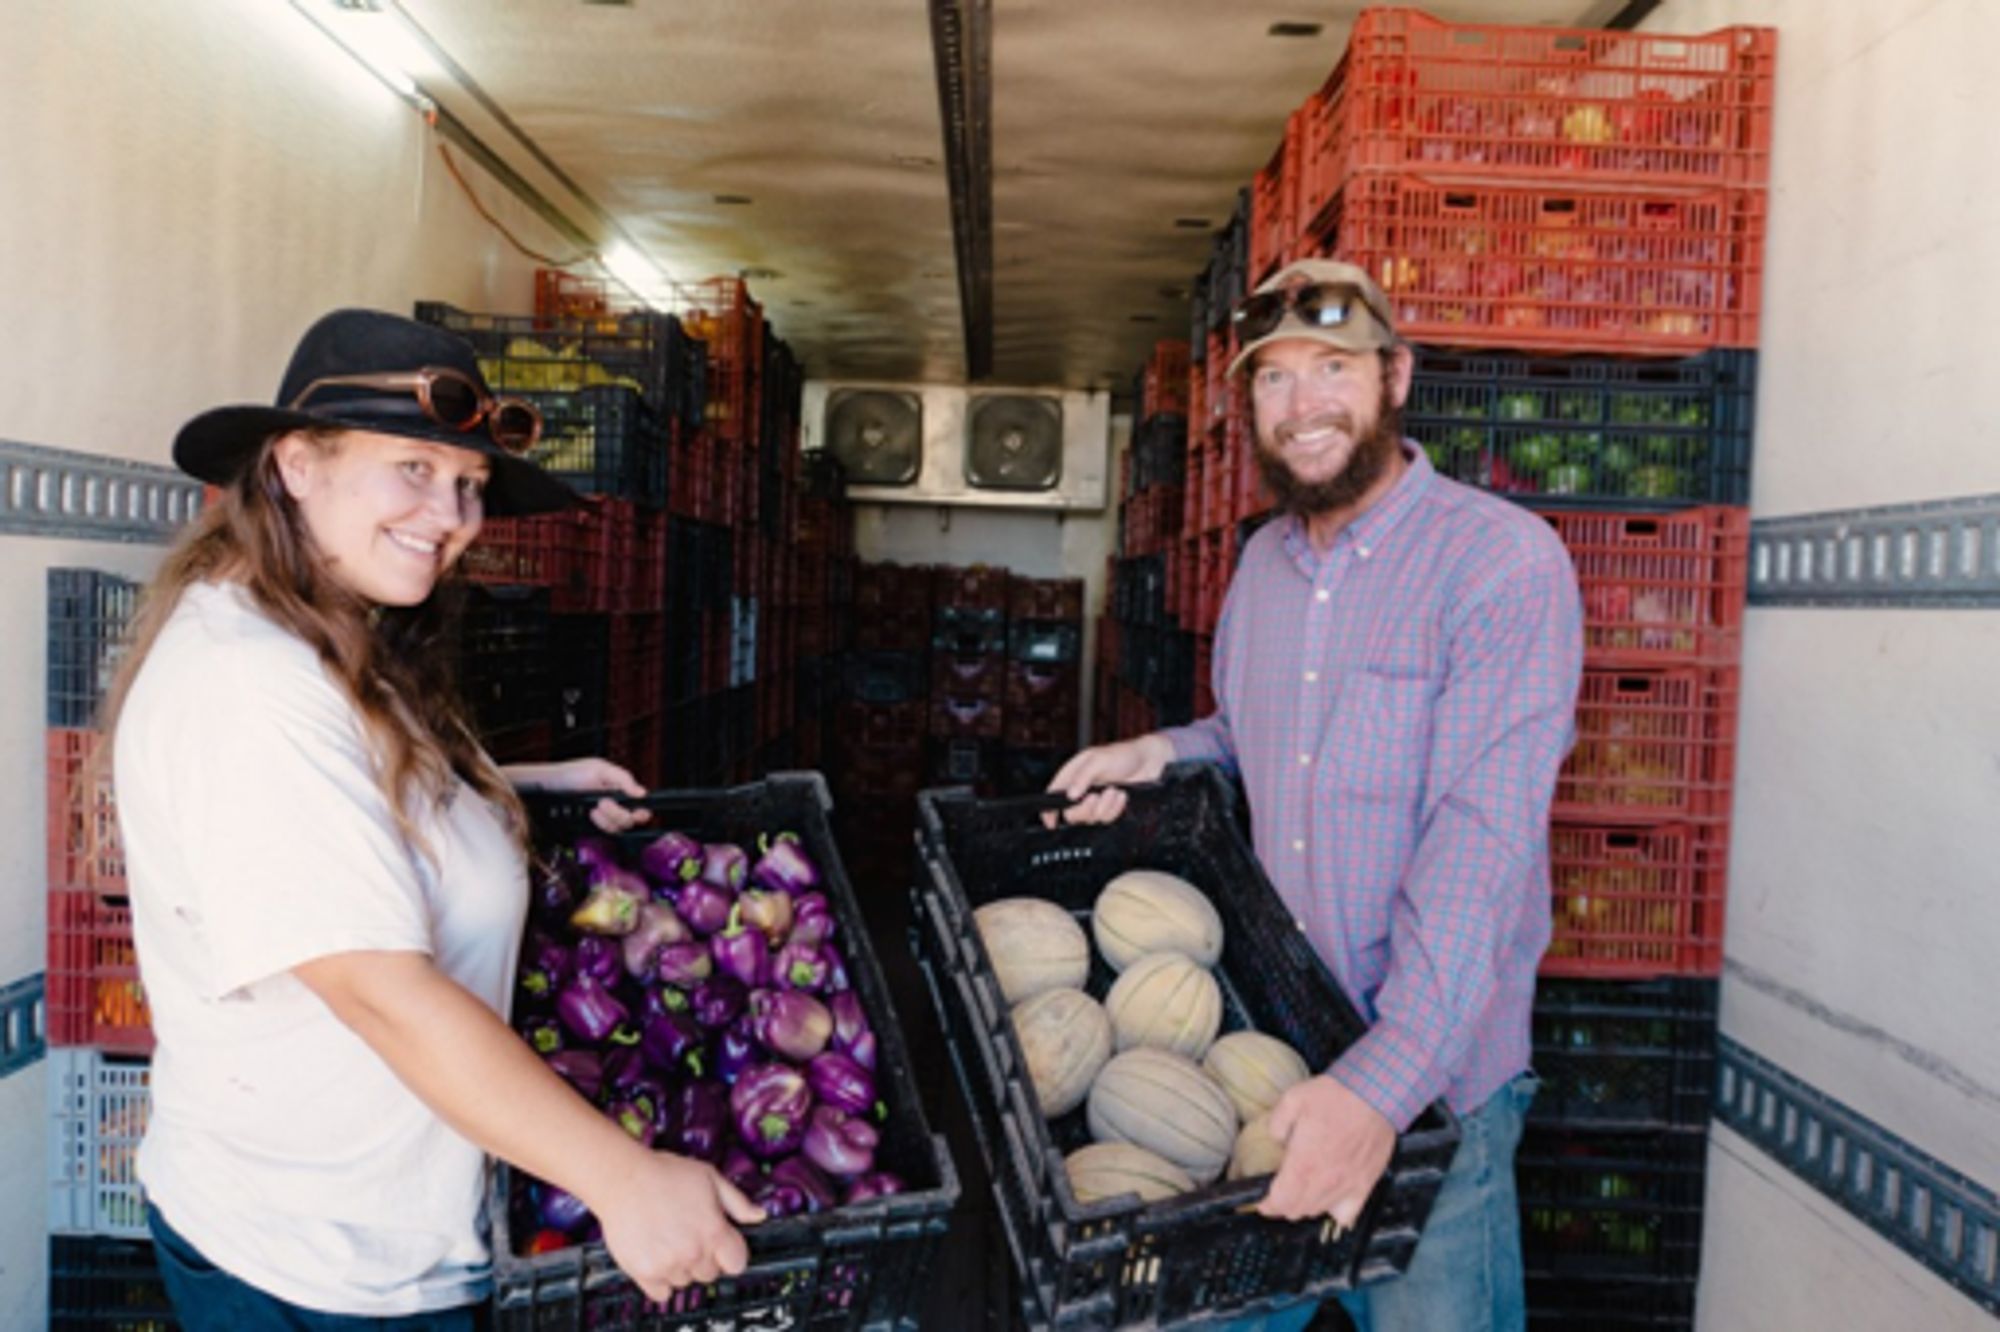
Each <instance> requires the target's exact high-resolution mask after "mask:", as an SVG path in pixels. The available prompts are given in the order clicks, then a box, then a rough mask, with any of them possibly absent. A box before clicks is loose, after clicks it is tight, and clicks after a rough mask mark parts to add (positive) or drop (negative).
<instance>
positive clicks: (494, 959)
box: [114, 585, 527, 1315]
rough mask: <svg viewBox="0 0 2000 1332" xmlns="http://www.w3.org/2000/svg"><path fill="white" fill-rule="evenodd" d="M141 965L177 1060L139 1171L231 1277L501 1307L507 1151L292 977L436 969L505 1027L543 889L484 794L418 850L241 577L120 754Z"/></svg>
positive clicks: (371, 1300) (453, 813) (312, 1295)
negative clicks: (394, 965)
mask: <svg viewBox="0 0 2000 1332" xmlns="http://www.w3.org/2000/svg"><path fill="white" fill-rule="evenodd" d="M114 765H115V775H116V780H117V792H118V805H119V822H120V825H121V828H122V831H123V835H124V846H125V858H126V872H127V876H128V880H129V883H130V889H131V897H132V915H133V931H134V935H135V938H136V941H137V945H138V951H139V964H140V974H141V978H142V979H143V981H144V983H145V986H146V994H147V998H148V1000H149V1001H150V1003H151V1007H152V1015H153V1030H154V1032H155V1034H156V1036H157V1037H158V1041H159V1047H158V1051H157V1053H156V1054H155V1055H154V1059H153V1077H152V1096H153V1110H152V1122H151V1126H150V1128H149V1129H148V1131H147V1134H146V1138H145V1142H144V1144H143V1145H142V1146H141V1148H140V1151H139V1161H138V1165H139V1178H140V1180H141V1182H142V1183H144V1185H145V1187H146V1191H147V1193H148V1195H149V1196H150V1197H151V1198H152V1200H153V1202H154V1203H155V1204H156V1205H157V1206H158V1207H159V1208H160V1210H161V1211H162V1212H164V1213H165V1214H166V1217H167V1220H168V1222H169V1223H170V1224H172V1225H173V1227H174V1228H175V1229H176V1230H178V1231H180V1232H181V1233H182V1234H183V1235H185V1236H186V1237H187V1239H188V1240H189V1242H191V1243H192V1244H193V1245H194V1246H195V1247H196V1248H197V1249H199V1250H200V1251H201V1252H202V1254H203V1255H204V1256H205V1257H207V1258H208V1259H209V1260H210V1261H212V1262H214V1263H215V1264H216V1266H218V1267H220V1268H222V1269H223V1270H224V1271H226V1272H229V1273H231V1274H232V1275H234V1276H237V1277H239V1278H241V1279H242V1280H244V1281H247V1282H249V1283H250V1284H251V1285H253V1286H257V1287H259V1288H260V1289H262V1290H265V1291H267V1292H269V1293H270V1294H272V1295H275V1296H277V1297H278V1298H280V1299H283V1300H287V1301H290V1302H291V1303H294V1304H298V1305H302V1306H305V1307H307V1308H311V1309H318V1310H324V1311H327V1312H334V1313H348V1314H371V1315H382V1314H400V1313H411V1312H419V1311H424V1310H430V1309H440V1308H448V1307H451V1306H454V1305H460V1304H466V1303H469V1302H471V1301H474V1300H477V1299H479V1298H481V1297H483V1296H484V1294H485V1293H486V1287H487V1282H488V1279H489V1275H490V1263H489V1255H488V1251H487V1243H486V1233H487V1230H486V1219H485V1208H484V1205H483V1204H484V1186H485V1180H486V1160H485V1157H484V1155H483V1153H482V1152H481V1151H480V1150H479V1148H478V1147H476V1146H474V1145H473V1144H472V1143H471V1142H469V1141H467V1140H466V1139H465V1138H463V1137H461V1136H460V1135H459V1134H458V1133H457V1132H456V1131H455V1130H453V1129H452V1128H450V1127H449V1126H447V1125H446V1124H445V1123H444V1122H443V1121H442V1120H440V1119H439V1118H438V1117H437V1116H436V1115H435V1114H434V1113H432V1111H431V1110H430V1109H429V1108H428V1107H427V1106H425V1105H424V1103H423V1102H422V1101H420V1100H418V1099H417V1097H416V1096H415V1095H413V1094H412V1093H411V1092H410V1091H409V1090H408V1089H407V1088H406V1087H405V1086H404V1085H403V1084H402V1083H401V1082H400V1081H399V1080H398V1079H397V1078H396V1076H395V1074H394V1073H392V1072H391V1071H390V1070H389V1067H388V1065H386V1064H385V1063H383V1062H382V1060H381V1059H380V1058H378V1057H377V1056H376V1055H375V1053H374V1052H373V1051H372V1050H370V1049H369V1048H368V1046H367V1045H366V1044H364V1043H363V1042H362V1040H361V1039H360V1038H359V1037H358V1036H356V1035H355V1034H354V1033H353V1032H352V1031H351V1030H349V1029H348V1028H347V1027H346V1026H345V1025H344V1024H343V1023H342V1022H341V1021H340V1020H339V1019H338V1018H336V1017H335V1016H334V1015H333V1013H332V1012H331V1011H330V1010H329V1009H328V1008H327V1007H326V1005H325V1004H323V1003H322V1002H321V1001H320V1000H319V998H318V997H317V996H316V995H314V994H313V993H312V991H310V990H309V989H307V988H306V987H305V985H304V984H302V983H301V982H300V981H299V980H298V979H297V978H296V977H295V976H293V975H292V974H291V970H290V969H291V968H292V967H295V966H297V965H299V964H300V963H303V962H307V961H310V960H312V959H314V958H319V957H325V956H328V955H330V954H334V953H343V952H352V951H357V950H395V951H404V950H407V951H411V952H420V953H426V954H429V955H430V956H431V957H433V958H434V959H435V960H436V963H437V965H438V967H439V968H440V969H441V970H442V971H443V972H444V973H445V974H446V975H448V976H450V977H451V978H452V979H453V980H455V981H457V982H458V983H459V984H460V985H463V986H464V987H465V988H466V989H467V990H469V991H471V992H472V993H473V994H474V995H477V996H478V997H479V999H480V1000H481V1002H483V1003H485V1004H487V1005H489V1006H490V1007H492V1008H493V1010H494V1011H495V1012H497V1013H500V1014H501V1015H502V1016H503V1017H504V1016H505V1014H506V1012H507V1005H508V1000H509V997H510V995H511V992H512V973H513V966H514V962H515V957H516V953H517V950H518V949H519V946H520V938H521V929H522V920H523V916H524V915H525V913H526V909H527V879H526V874H525V872H524V871H525V867H524V865H523V863H522V861H521V857H520V854H519V851H518V849H517V848H516V846H515V845H514V843H513V841H512V839H511V838H510V837H509V836H508V834H507V831H506V828H505V826H504V823H503V822H502V820H501V818H500V816H499V815H498V814H497V813H496V812H495V811H494V810H493V808H492V807H491V806H489V805H488V804H487V802H486V801H485V800H483V799H481V798H480V797H479V796H478V795H477V794H476V793H475V792H473V791H472V790H470V789H469V788H467V787H464V786H460V787H459V788H458V790H457V794H456V796H455V797H454V798H453V799H452V800H451V802H450V805H449V807H448V808H447V809H446V810H444V811H441V812H439V813H438V814H436V815H435V816H433V817H432V818H431V819H429V820H428V821H427V822H420V824H419V826H420V827H422V828H423V829H424V833H425V836H426V838H427V839H428V841H429V844H430V849H431V852H432V854H433V855H434V856H435V857H436V861H435V864H433V863H432V862H431V861H429V860H426V859H425V858H423V857H422V856H421V855H419V854H417V853H416V852H415V851H413V850H412V849H411V848H410V847H409V846H407V845H406V844H405V843H404V842H403V840H402V838H401V837H400V836H399V834H398V833H397V831H396V827H395V823H394V821H393V820H392V818H391V817H390V812H389V804H388V801H387V799H386V798H385V797H384V796H383V794H382V791H381V789H380V787H379V786H378V785H377V784H376V780H375V775H374V770H373V765H372V761H371V759H370V756H369V751H368V749H367V747H366V743H365V741H364V738H363V733H362V730H361V723H360V719H359V716H358V714H356V712H355V711H354V708H353V706H352V705H351V704H350V703H349V702H348V699H347V696H346V694H345V693H344V692H343V691H342V690H341V689H340V687H339V686H338V685H337V684H335V683H334V682H333V680H331V679H330V678H329V677H328V676H327V674H326V672H325V670H324V669H323V668H322V667H321V665H320V662H319V659H318V657H317V656H316V655H315V654H314V652H313V651H312V649H311V648H310V647H308V646H307V645H306V644H305V643H304V642H302V641H301V640H300V639H298V638H296V637H294V636H293V635H292V634H290V633H289V632H287V631H285V630H284V629H282V628H280V627H279V626H278V625H276V624H275V623H273V622H272V621H271V620H269V619H267V618H266V617H265V616H264V615H263V613H262V612H260V611H259V610H258V609H257V608H256V606H255V604H254V603H253V602H252V601H251V600H250V598H249V596H248V595H247V594H246V593H244V592H243V591H242V590H241V589H240V588H238V587H236V586H234V585H198V586H195V587H192V588H190V589H189V590H188V591H187V592H186V593H185V594H184V595H183V597H182V599H181V602H180V605H179V606H178V607H177V608H176V609H175V611H174V613H173V616H172V618H171V619H170V620H169V621H168V623H167V625H166V627H165V629H164V630H163V631H162V632H161V634H160V636H159V638H158V640H157V641H156V643H155V644H154V647H153V650H152V653H151V655H150V656H148V658H147V660H146V664H145V666H144V667H143V668H142V669H141V671H140V672H139V676H138V679H137V680H136V681H135V682H134V684H133V687H132V691H131V694H130V695H129V697H128V699H127V701H126V705H125V709H124V712H123V714H122V716H121V718H120V721H119V726H118V735H117V747H116V751H115V754H114Z"/></svg>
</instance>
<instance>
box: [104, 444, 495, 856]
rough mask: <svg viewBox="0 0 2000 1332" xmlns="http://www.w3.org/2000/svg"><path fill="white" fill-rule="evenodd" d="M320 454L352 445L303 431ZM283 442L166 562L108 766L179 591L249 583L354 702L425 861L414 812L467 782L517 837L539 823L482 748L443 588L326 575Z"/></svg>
mask: <svg viewBox="0 0 2000 1332" xmlns="http://www.w3.org/2000/svg"><path fill="white" fill-rule="evenodd" d="M300 433H302V434H304V435H305V436H306V437H307V438H308V439H309V440H310V442H311V444H312V446H313V447H314V448H316V449H320V450H334V449H338V448H340V447H341V440H340V435H341V433H342V432H340V431H338V430H308V431H302V432H300ZM277 438H282V436H280V437H274V438H273V439H271V440H268V441H266V442H265V444H264V447H263V448H262V449H261V450H260V451H259V452H258V455H257V459H256V461H255V462H254V463H253V464H252V465H250V466H249V467H246V468H244V469H243V473H242V475H240V476H239V477H238V478H237V480H236V482H235V483H234V484H233V485H230V486H227V487H224V488H222V490H221V492H220V497H219V499H217V500H216V501H215V502H213V503H211V504H209V505H208V506H207V508H206V509H204V510H203V512H202V514H201V516H200V517H199V518H198V519H196V520H195V524H194V526H193V528H192V529H190V530H189V532H188V533H187V534H186V535H185V536H184V537H182V538H181V540H180V541H179V542H178V543H177V544H176V545H175V546H174V548H173V549H172V551H170V552H169V553H168V555H167V558H166V561H165V562H164V563H163V564H162V565H161V566H160V571H159V573H158V574H157V575H155V576H154V578H153V581H152V582H151V583H150V584H149V585H148V586H147V588H146V591H145V593H144V595H143V596H142V597H141V598H140V601H139V608H138V612H137V614H136V615H134V617H133V620H132V627H131V630H130V633H129V634H128V636H127V647H126V651H125V654H124V660H123V661H122V662H121V663H120V665H119V668H118V674H117V676H116V677H115V678H114V679H113V680H112V683H111V687H110V689H109V690H108V691H107V693H106V695H105V699H104V707H103V710H102V711H101V712H100V714H99V721H98V725H99V729H100V730H101V731H102V732H103V734H104V743H103V744H102V745H101V746H100V747H99V751H98V752H99V755H100V757H101V758H102V759H103V760H104V761H106V762H108V759H109V755H110V752H111V740H112V737H113V736H115V735H116V733H117V728H118V719H119V714H120V713H121V712H122V711H123V709H124V706H125V699H126V696H127V695H128V694H129V693H130V691H131V688H132V681H133V680H134V679H135V678H137V676H138V674H139V671H140V670H141V669H142V668H143V667H144V666H145V664H146V657H147V655H148V654H149V653H150V652H151V651H152V648H153V644H154V643H155V642H156V641H157V640H158V638H159V636H160V631H161V630H162V629H163V628H165V627H166V623H167V620H168V619H169V618H170V617H171V616H172V615H173V613H174V608H175V607H176V606H178V605H179V604H180V600H181V594H182V593H184V592H185V591H187V589H188V588H189V587H190V586H191V585H193V584H195V583H199V582H206V581H217V582H234V583H239V584H241V585H242V586H243V588H244V589H245V590H246V591H247V592H248V593H249V595H250V599H251V600H252V601H253V602H255V603H256V605H257V608H258V609H259V610H261V611H263V613H264V614H265V615H268V616H269V617H270V618H271V619H272V620H273V621H275V622H276V623H277V624H278V625H279V626H281V627H282V628H284V629H286V630H289V631H290V632H291V633H294V634H296V635H298V637H299V638H300V639H302V640H304V642H306V643H307V644H308V645H309V646H311V648H312V649H313V651H314V652H316V653H318V654H319V659H320V661H321V662H322V663H323V664H324V665H325V667H326V672H327V674H328V675H329V676H331V677H332V679H333V680H334V682H335V683H336V684H338V685H339V686H340V688H341V689H342V690H343V691H344V692H345V693H346V694H347V696H348V698H349V699H350V700H352V702H353V704H354V709H355V711H356V713H358V714H359V716H360V720H361V726H362V733H363V735H364V736H365V737H366V739H367V741H368V744H369V748H370V749H371V751H372V752H373V756H374V759H375V776H376V781H377V782H379V783H380V785H381V788H382V793H383V795H384V796H385V797H386V798H387V799H388V802H389V809H390V812H391V813H392V814H393V815H394V817H395V820H396V827H397V830H398V831H399V832H400V833H401V834H402V836H403V839H404V841H405V842H406V843H408V844H409V846H410V847H411V848H412V849H413V850H414V851H416V852H418V853H420V854H429V853H430V852H431V850H432V848H430V847H429V846H428V845H427V843H426V839H425V838H424V837H423V836H422V834H421V832H420V830H419V820H418V819H417V818H415V817H413V812H414V811H421V810H424V809H425V808H431V809H435V808H437V807H439V806H441V805H442V803H443V802H444V801H445V800H446V799H447V798H448V796H449V795H450V792H451V779H452V777H453V775H454V774H455V775H456V776H458V777H459V778H460V779H462V780H463V781H464V782H465V783H466V785H468V786H470V787H471V788H472V789H473V790H475V791H477V792H478V793H479V794H480V795H482V796H484V797H486V799H488V800H489V801H492V802H493V804H494V805H495V806H497V807H498V808H499V809H500V810H501V812H502V814H503V815H504V817H505V819H506V821H507V823H508V826H509V828H510V830H511V831H512V832H513V834H514V836H515V838H516V840H517V841H521V842H523V844H524V845H525V837H526V828H527V819H526V816H525V815H524V813H523V811H522V808H521V802H520V799H519V797H518V796H516V795H515V793H514V788H513V786H512V785H511V784H510V783H509V782H508V781H507V778H506V777H505V776H504V775H503V774H502V773H501V771H500V769H499V768H498V767H497V766H496V765H495V764H494V762H493V760H492V759H491V758H489V757H488V756H487V754H486V751H485V750H483V749H481V748H480V747H479V742H478V741H477V740H476V739H475V738H474V736H473V733H472V728H471V727H470V725H468V724H467V722H466V720H465V711H464V707H463V705H462V704H461V703H460V701H459V695H458V689H457V686H456V684H455V682H454V680H453V679H452V671H451V665H450V663H451V662H452V661H453V659H454V658H455V656H456V654H455V653H453V652H451V651H450V650H449V644H448V643H447V642H446V636H447V633H448V632H449V628H450V616H449V615H448V614H447V613H446V609H445V607H444V605H443V604H442V603H444V602H445V601H446V600H448V599H449V597H450V594H451V588H450V586H449V585H448V584H443V583H441V584H440V586H439V588H437V589H436V590H434V591H433V592H432V593H431V595H430V596H429V597H427V598H426V599H425V600H424V601H423V602H422V603H421V604H419V605H416V606H411V607H398V606H385V607H380V608H375V607H371V606H369V605H368V604H367V603H366V602H364V601H363V600H362V599H360V598H359V597H356V596H355V595H354V594H352V593H351V592H349V591H347V590H346V589H345V588H343V587H341V586H340V585H339V584H338V583H336V582H335V581H334V580H333V579H332V578H331V577H329V576H328V574H327V572H326V570H325V568H324V566H323V565H322V563H321V561H320V558H319V556H318V554H317V553H316V552H315V551H314V549H313V547H312V540H311V537H310V536H309V535H308V534H307V532H306V529H305V524H304V520H303V519H302V517H301V516H300V514H299V511H298V507H297V506H296V505H295V504H294V503H293V501H292V498H291V495H290V493H289V492H288V491H287V490H286V489H285V484H284V479H283V477H282V476H281V475H280V474H279V470H278V460H277V450H276V448H275V447H274V446H275V444H276V442H277Z"/></svg>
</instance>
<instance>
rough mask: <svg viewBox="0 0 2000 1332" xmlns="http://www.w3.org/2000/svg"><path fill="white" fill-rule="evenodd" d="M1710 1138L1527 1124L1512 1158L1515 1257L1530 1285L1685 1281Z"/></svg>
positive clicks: (1695, 1265) (1697, 1263) (1696, 1237)
mask: <svg viewBox="0 0 2000 1332" xmlns="http://www.w3.org/2000/svg"><path fill="white" fill-rule="evenodd" d="M1707 1166H1708V1135H1707V1134H1706V1133H1705V1132H1703V1131H1701V1130H1700V1129H1661V1130H1651V1131H1647V1132H1639V1133H1628V1132H1622V1131H1617V1130H1609V1129H1597V1128H1583V1127H1571V1126H1568V1125H1549V1124H1530V1125H1529V1126H1528V1128H1527V1130H1526V1131H1525V1132H1524V1133H1523V1134H1522V1137H1521V1146H1520V1149H1519V1151H1518V1152H1516V1153H1515V1157H1514V1179H1515V1183H1516V1186H1517V1187H1518V1189H1519V1191H1520V1200H1521V1257H1522V1263H1523V1265H1524V1266H1525V1269H1526V1270H1527V1271H1529V1272H1531V1273H1534V1274H1535V1275H1538V1276H1558V1277H1566V1276H1577V1277H1677V1278H1692V1277H1693V1276H1695V1275H1696V1274H1697V1273H1698V1272H1699V1271H1700V1269H1701V1217H1702V1190H1703V1185H1704V1182H1705V1177H1706V1174H1707Z"/></svg>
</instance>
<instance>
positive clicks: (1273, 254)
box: [1249, 104, 1310, 287]
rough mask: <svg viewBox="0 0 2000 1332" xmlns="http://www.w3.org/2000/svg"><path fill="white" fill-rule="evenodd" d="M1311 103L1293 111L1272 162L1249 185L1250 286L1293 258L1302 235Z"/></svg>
mask: <svg viewBox="0 0 2000 1332" xmlns="http://www.w3.org/2000/svg"><path fill="white" fill-rule="evenodd" d="M1309 111H1310V104H1308V105H1307V106H1304V107H1300V108H1299V109H1298V110H1297V111H1294V112H1292V114H1291V116H1290V117H1289V118H1288V119H1287V120H1286V121H1285V136H1284V138H1283V139H1282V140H1280V141H1279V144H1278V149H1277V151H1276V152H1274V153H1272V154H1271V160H1270V161H1269V162H1266V163H1265V164H1264V167H1263V169H1262V170H1261V171H1259V172H1258V173H1257V174H1256V176H1255V177H1254V178H1253V179H1252V181H1251V182H1250V275H1249V276H1250V285H1251V286H1253V287H1254V286H1256V285H1257V284H1258V283H1259V282H1262V281H1263V280H1264V279H1265V278H1267V277H1269V276H1270V275H1271V274H1272V273H1274V272H1276V271H1277V269H1278V268H1279V267H1280V266H1281V265H1283V264H1284V262H1285V261H1286V260H1288V259H1290V258H1291V257H1292V250H1293V247H1294V246H1295V245H1296V243H1297V241H1298V238H1299V233H1300V226H1299V216H1298V211H1299V180H1300V176H1301V173H1302V172H1303V170H1304V157H1305V139H1306V133H1307V126H1308V123H1309V121H1310V115H1309Z"/></svg>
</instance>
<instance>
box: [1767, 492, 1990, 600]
mask: <svg viewBox="0 0 2000 1332" xmlns="http://www.w3.org/2000/svg"><path fill="white" fill-rule="evenodd" d="M1749 601H1750V604H1751V605H1753V606H1890V607H1912V608H1919V607H1993V606H2000V495H1984V496H1978V497H1974V498H1970V499H1955V500H1937V501H1934V502H1930V503H1924V504H1897V505H1888V506H1885V507H1882V508H1875V509H1849V510H1844V511H1841V512H1837V513H1812V514H1799V515H1797V516H1795V517H1789V518H1763V519H1759V520H1757V521H1755V522H1753V523H1751V524H1750V595H1749Z"/></svg>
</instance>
